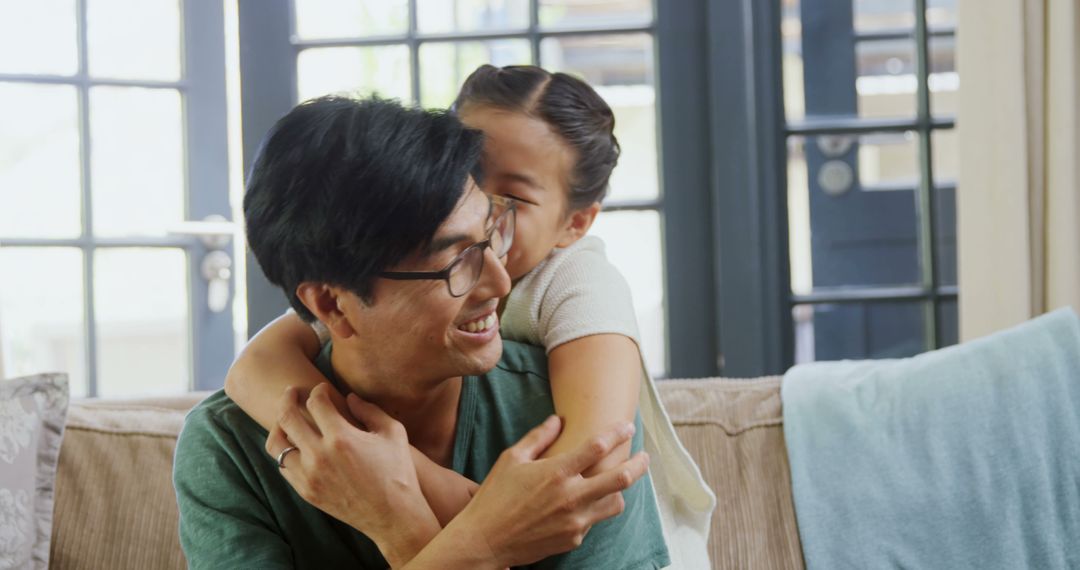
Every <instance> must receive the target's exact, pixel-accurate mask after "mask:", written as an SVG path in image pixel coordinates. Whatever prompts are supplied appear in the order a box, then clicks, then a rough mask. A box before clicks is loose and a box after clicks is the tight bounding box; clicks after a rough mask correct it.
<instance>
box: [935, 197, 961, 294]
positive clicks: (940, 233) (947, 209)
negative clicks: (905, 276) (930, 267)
mask: <svg viewBox="0 0 1080 570" xmlns="http://www.w3.org/2000/svg"><path fill="white" fill-rule="evenodd" d="M934 197H935V198H936V200H937V202H936V204H935V206H936V207H937V211H936V212H935V214H936V215H935V217H936V218H937V225H936V226H935V228H934V245H935V247H937V281H938V285H942V286H955V285H956V284H957V280H956V275H957V267H956V187H955V186H948V187H939V188H937V189H935V191H934Z"/></svg>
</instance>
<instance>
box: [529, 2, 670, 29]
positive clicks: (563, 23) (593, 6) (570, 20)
mask: <svg viewBox="0 0 1080 570" xmlns="http://www.w3.org/2000/svg"><path fill="white" fill-rule="evenodd" d="M539 2H540V26H541V27H544V28H595V27H615V26H644V25H648V24H649V23H651V22H652V20H653V8H652V2H651V1H650V0H588V1H582V0H539Z"/></svg>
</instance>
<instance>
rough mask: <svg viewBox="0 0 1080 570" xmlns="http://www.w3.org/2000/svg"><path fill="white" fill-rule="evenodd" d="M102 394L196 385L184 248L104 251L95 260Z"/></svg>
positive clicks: (170, 391) (163, 390)
mask: <svg viewBox="0 0 1080 570" xmlns="http://www.w3.org/2000/svg"><path fill="white" fill-rule="evenodd" d="M94 303H95V305H94V308H95V315H96V319H97V347H98V376H97V377H98V392H99V395H100V396H102V397H107V398H108V397H128V396H146V395H162V394H176V393H180V392H186V391H188V390H190V389H191V372H190V369H191V364H190V360H191V348H190V340H189V339H190V336H191V332H190V326H189V325H188V278H187V256H186V255H185V254H184V252H183V251H182V250H179V249H137V248H119V249H113V248H110V249H99V250H98V251H97V252H96V253H95V258H94Z"/></svg>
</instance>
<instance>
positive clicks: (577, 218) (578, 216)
mask: <svg viewBox="0 0 1080 570" xmlns="http://www.w3.org/2000/svg"><path fill="white" fill-rule="evenodd" d="M599 213H600V202H593V203H592V204H590V205H589V206H586V207H584V208H581V209H579V210H575V211H573V212H571V213H570V216H568V217H567V219H566V222H565V223H564V225H563V229H562V234H561V235H560V236H559V241H558V243H556V244H555V247H570V246H571V245H572V244H573V243H574V242H576V241H577V240H579V239H581V238H582V237H583V236H584V235H585V234H587V233H589V228H591V227H592V225H593V222H594V221H595V220H596V215H597V214H599Z"/></svg>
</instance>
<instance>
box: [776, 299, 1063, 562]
mask: <svg viewBox="0 0 1080 570" xmlns="http://www.w3.org/2000/svg"><path fill="white" fill-rule="evenodd" d="M782 397H783V402H784V437H785V438H786V440H787V447H788V458H789V460H790V464H791V483H792V491H793V493H794V499H795V514H796V518H797V520H798V523H799V535H800V537H801V539H802V547H803V553H804V555H805V559H806V566H807V568H808V569H810V570H815V569H829V570H833V569H844V568H858V569H864V568H868V569H877V568H912V569H922V568H932V569H936V568H943V569H950V570H952V569H958V568H978V569H980V570H985V569H997V568H1000V569H1009V570H1014V569H1024V568H1040V569H1041V568H1073V569H1080V319H1078V318H1077V316H1076V314H1075V313H1074V312H1072V311H1071V310H1068V309H1062V310H1059V311H1056V312H1054V313H1051V314H1049V315H1046V316H1043V317H1040V318H1037V319H1034V320H1032V321H1030V322H1028V323H1026V324H1024V325H1021V326H1019V327H1016V328H1014V329H1011V330H1008V331H1004V332H1001V333H997V334H994V335H991V336H989V337H986V338H984V339H979V340H976V341H973V342H969V343H966V344H963V345H961V346H955V347H951V348H947V349H943V350H938V351H935V352H931V353H927V354H923V355H920V356H917V357H915V358H907V359H902V360H886V361H847V362H833V363H815V364H809V365H803V366H796V367H795V368H792V369H791V371H789V372H788V373H787V374H786V375H785V376H784V382H783V388H782Z"/></svg>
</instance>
